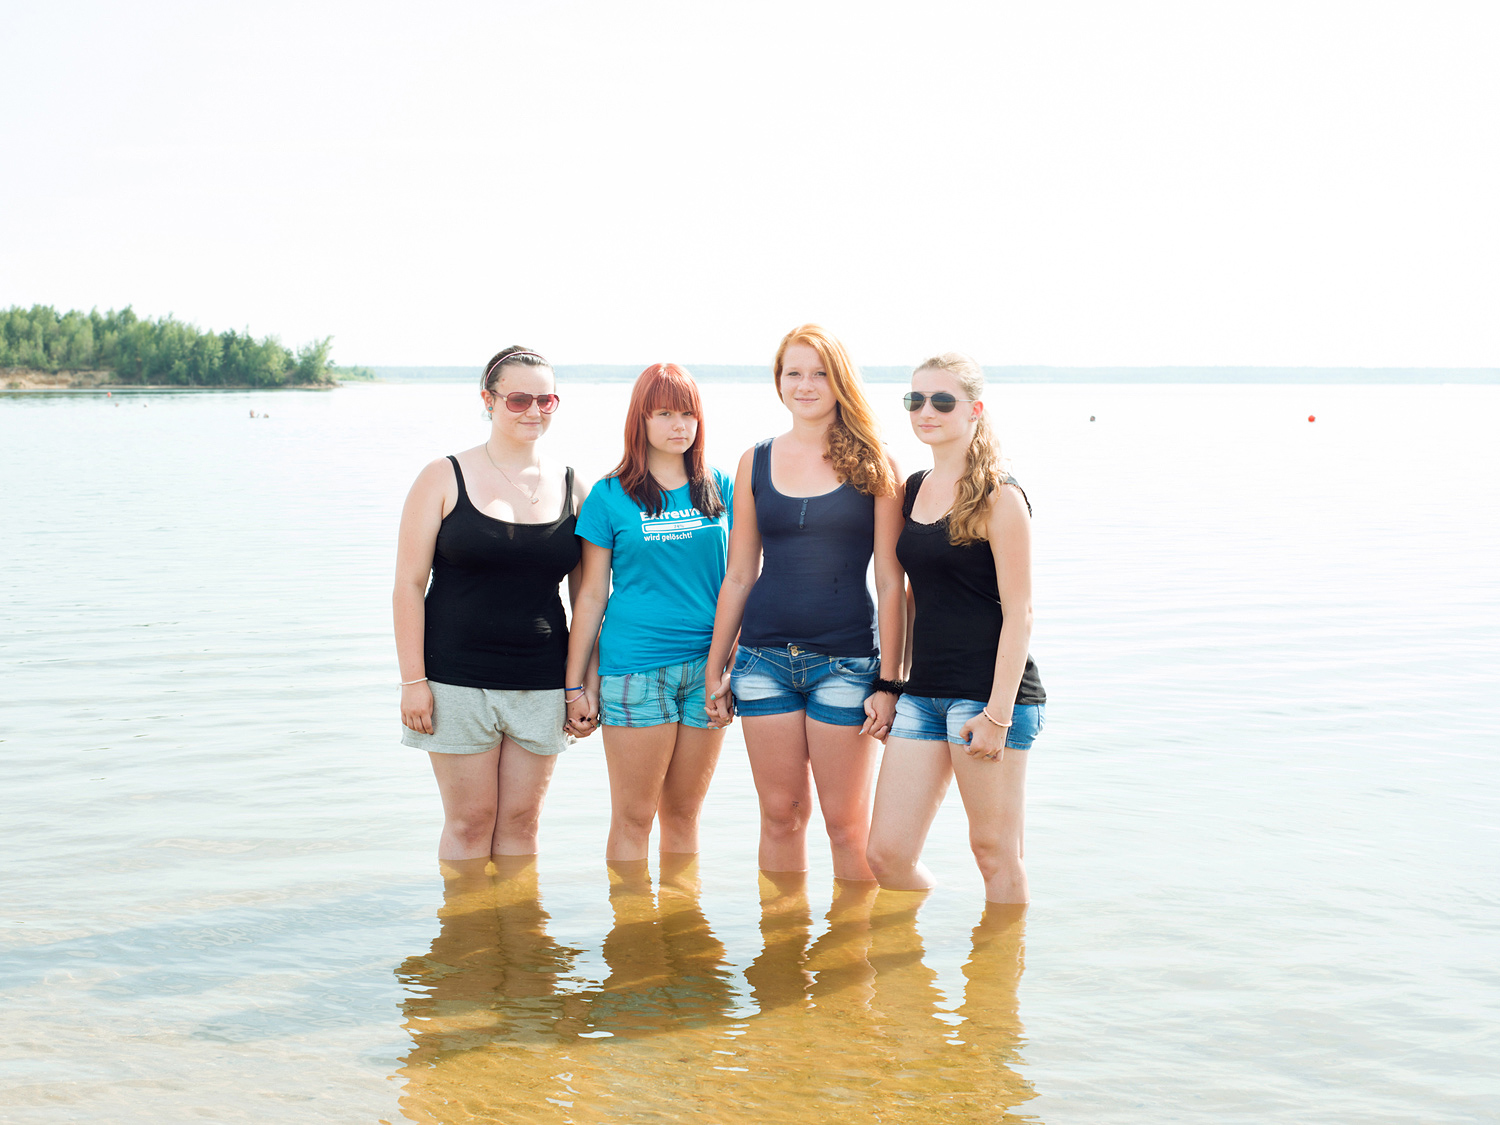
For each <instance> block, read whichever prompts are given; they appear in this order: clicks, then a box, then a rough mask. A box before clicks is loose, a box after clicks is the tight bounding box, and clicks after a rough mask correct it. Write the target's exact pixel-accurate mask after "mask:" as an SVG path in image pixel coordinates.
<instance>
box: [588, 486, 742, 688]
mask: <svg viewBox="0 0 1500 1125" xmlns="http://www.w3.org/2000/svg"><path fill="white" fill-rule="evenodd" d="M709 471H710V472H711V473H713V475H714V480H715V481H716V482H717V483H718V485H719V495H720V496H722V497H723V498H724V512H723V514H722V515H720V516H719V518H718V519H714V520H711V519H708V518H707V517H706V516H704V515H703V513H702V512H700V511H698V509H697V508H695V507H693V500H692V497H691V496H690V495H689V491H688V486H687V485H683V486H682V487H681V488H675V489H673V490H672V491H670V492H668V493H667V494H666V506H665V507H664V508H663V509H662V512H661V514H660V515H658V516H648V515H647V514H646V513H645V512H643V511H641V509H640V506H639V505H637V504H636V502H635V501H634V500H632V499H631V498H630V496H629V495H628V494H627V493H626V492H625V489H624V488H622V487H621V485H620V482H619V481H618V480H617V479H616V478H614V477H605V478H604V479H603V480H601V481H600V482H599V483H598V484H596V485H594V487H593V490H592V491H590V492H589V496H588V499H587V500H585V501H584V502H583V510H582V511H580V512H579V513H578V534H579V535H580V536H581V537H582V538H584V539H587V540H588V541H589V542H590V543H593V544H595V545H597V546H600V547H607V548H609V549H610V550H611V551H613V552H614V555H613V557H612V558H611V560H610V561H611V567H612V574H611V576H610V577H611V581H612V582H613V584H614V588H613V589H612V590H611V591H610V595H609V607H608V608H607V609H606V610H605V611H604V628H603V630H602V631H601V633H600V634H599V674H600V675H602V676H623V675H624V674H625V673H626V672H644V671H646V670H647V669H650V668H661V667H663V666H665V665H668V664H685V663H687V662H688V661H689V660H697V659H698V658H699V657H701V656H705V655H707V653H708V646H709V644H710V643H711V642H712V641H713V635H714V608H715V607H716V606H717V605H718V601H719V586H720V585H721V584H722V583H723V581H724V568H725V566H726V565H727V564H728V560H729V526H730V512H731V510H732V506H733V502H734V495H733V493H734V482H732V481H731V480H730V479H729V478H728V477H727V476H725V475H724V474H723V473H721V472H720V471H719V470H718V469H710V470H709Z"/></svg>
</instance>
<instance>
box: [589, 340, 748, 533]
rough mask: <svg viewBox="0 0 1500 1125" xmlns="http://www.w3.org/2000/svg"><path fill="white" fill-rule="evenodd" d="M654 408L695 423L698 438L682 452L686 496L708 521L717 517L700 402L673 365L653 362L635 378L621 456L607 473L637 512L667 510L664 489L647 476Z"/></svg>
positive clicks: (720, 503) (719, 509) (720, 506)
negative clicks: (688, 414) (648, 421)
mask: <svg viewBox="0 0 1500 1125" xmlns="http://www.w3.org/2000/svg"><path fill="white" fill-rule="evenodd" d="M655 410H688V411H691V412H692V415H693V417H694V418H696V419H698V435H697V436H696V437H695V438H693V444H692V445H690V446H688V448H687V450H686V451H685V452H684V453H683V455H682V467H683V469H685V470H686V471H687V478H688V495H689V496H690V497H692V500H693V507H695V508H697V509H698V510H699V511H700V512H702V513H703V514H704V515H705V516H707V517H708V518H709V519H711V520H714V519H718V518H719V517H720V516H721V515H723V514H724V497H723V496H721V495H720V494H719V485H718V483H717V482H716V481H715V480H714V475H713V473H711V472H709V471H708V465H707V464H706V463H705V461H704V459H703V435H704V431H705V430H706V429H707V426H706V425H705V423H704V419H703V400H702V398H701V397H700V396H699V394H698V384H697V383H695V382H694V381H693V377H692V376H691V375H689V374H688V373H687V370H686V369H685V368H682V367H679V366H678V365H677V364H675V363H653V364H652V365H651V366H650V367H648V368H646V370H644V371H642V372H641V373H640V375H639V376H638V377H637V378H636V381H635V389H634V390H632V391H631V392H630V406H629V407H628V408H627V409H626V411H625V453H624V456H622V457H621V458H620V463H619V464H618V465H616V466H615V467H614V468H613V469H612V470H611V471H610V474H609V475H610V476H612V477H616V478H618V480H619V482H620V487H621V488H623V489H624V490H625V492H626V495H628V496H629V497H630V498H631V499H632V500H634V501H635V502H636V504H637V505H638V506H639V507H640V509H641V511H643V512H645V513H646V514H647V515H651V516H659V515H661V513H662V509H663V508H664V507H666V490H665V489H664V488H662V486H661V485H660V484H659V483H658V482H657V480H656V478H655V477H654V476H652V475H651V468H650V465H649V462H648V454H649V452H650V449H651V443H650V442H649V441H647V440H646V419H647V418H649V417H650V416H651V413H652V411H655Z"/></svg>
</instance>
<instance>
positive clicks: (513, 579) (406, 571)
mask: <svg viewBox="0 0 1500 1125" xmlns="http://www.w3.org/2000/svg"><path fill="white" fill-rule="evenodd" d="M479 394H480V399H481V400H482V402H483V404H484V411H485V416H486V418H487V419H488V420H489V434H488V436H487V437H486V438H485V441H484V443H483V444H482V445H476V446H475V447H474V448H472V449H466V450H464V451H463V452H462V453H459V454H456V455H450V456H448V457H441V458H439V459H438V460H436V461H433V462H432V463H431V464H429V465H428V466H427V467H426V468H425V469H423V470H422V472H421V474H420V475H419V476H418V477H417V481H416V483H415V484H414V485H412V489H411V493H410V494H409V495H408V496H407V498H406V506H405V508H404V509H403V510H402V513H401V532H400V540H399V543H398V546H397V550H396V587H395V592H394V594H393V595H392V603H393V607H394V612H395V621H396V654H397V657H398V659H399V661H400V666H401V722H402V725H403V728H404V729H403V731H402V735H401V741H402V742H403V743H404V744H405V745H407V746H413V747H417V748H419V749H422V750H426V751H427V752H428V756H429V757H430V758H431V760H432V772H433V774H434V775H435V776H436V778H437V783H438V791H439V793H440V794H441V796H442V800H443V834H442V838H441V840H440V842H439V844H438V858H439V859H443V860H450V861H451V860H471V859H484V858H488V857H489V856H491V855H534V854H535V853H536V850H537V822H538V819H539V818H540V816H541V811H542V801H543V799H544V798H545V796H546V793H547V784H548V782H549V781H550V780H551V778H552V768H553V766H554V765H555V764H556V761H557V757H556V756H557V755H558V754H559V753H561V752H562V750H563V749H564V748H565V746H566V742H567V740H566V731H565V723H566V719H567V705H566V703H565V702H564V696H565V693H564V690H563V689H564V688H566V687H567V686H568V685H567V684H566V683H565V682H564V672H565V668H566V663H567V657H568V624H567V617H566V615H565V613H564V612H563V605H562V599H561V597H560V596H559V593H558V591H559V587H560V585H561V583H562V580H563V579H564V578H567V579H568V580H569V592H570V594H571V595H572V596H573V597H575V598H576V596H577V595H576V591H577V589H578V579H579V560H580V558H581V554H582V552H581V548H580V546H579V542H578V538H577V536H576V535H575V534H574V524H575V522H576V519H575V517H576V513H577V511H578V508H579V505H580V504H581V503H582V501H583V496H582V494H581V489H580V487H579V485H578V484H577V482H576V481H575V480H574V477H573V470H572V469H571V468H568V467H567V466H564V465H560V464H555V463H553V462H551V461H549V460H547V459H544V458H543V457H542V456H541V450H540V445H541V440H542V437H543V435H544V434H546V432H547V429H548V427H549V426H550V425H551V424H552V419H553V417H554V416H555V413H556V411H557V408H558V404H559V402H560V399H559V397H558V394H557V386H556V377H555V376H554V374H553V371H552V366H551V364H549V363H548V362H547V361H546V360H545V359H543V358H542V356H541V355H539V354H538V353H537V352H535V351H532V350H531V349H530V348H523V347H519V346H515V347H509V348H506V349H504V350H503V351H501V352H499V353H497V354H496V355H495V356H494V357H493V358H492V359H491V360H490V361H489V363H487V364H486V365H485V368H484V375H483V376H482V377H481V380H480V391H479ZM429 580H430V583H429ZM591 675H592V673H591ZM574 686H575V688H581V687H583V686H584V685H581V684H580V685H574ZM572 733H576V734H587V733H588V732H587V731H585V730H577V731H572Z"/></svg>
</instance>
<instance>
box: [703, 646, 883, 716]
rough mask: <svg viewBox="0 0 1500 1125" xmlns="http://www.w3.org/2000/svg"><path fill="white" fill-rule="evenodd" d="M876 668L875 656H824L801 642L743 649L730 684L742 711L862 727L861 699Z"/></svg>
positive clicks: (735, 663) (751, 713) (873, 678)
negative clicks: (792, 714) (801, 714)
mask: <svg viewBox="0 0 1500 1125" xmlns="http://www.w3.org/2000/svg"><path fill="white" fill-rule="evenodd" d="M879 671H880V657H878V656H824V655H823V654H822V653H821V652H810V651H808V650H807V649H805V648H803V647H802V646H801V645H787V646H785V647H784V648H746V647H745V646H744V645H741V646H740V648H739V651H738V652H737V653H736V654H735V657H734V672H733V673H732V675H731V676H730V680H729V685H730V688H731V689H732V690H733V691H734V700H735V708H736V709H737V710H738V711H739V713H740V714H741V715H744V716H747V717H750V718H754V717H756V716H759V715H786V714H789V713H790V712H793V711H806V712H807V716H808V718H810V719H817V720H818V722H820V723H831V724H832V725H834V726H840V727H859V726H864V722H865V699H866V697H867V696H868V695H869V694H870V685H871V684H873V683H874V682H875V677H876V675H877V674H878V673H879Z"/></svg>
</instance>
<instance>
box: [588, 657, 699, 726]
mask: <svg viewBox="0 0 1500 1125" xmlns="http://www.w3.org/2000/svg"><path fill="white" fill-rule="evenodd" d="M707 665H708V654H707V653H704V654H703V655H702V656H700V657H699V658H698V659H697V660H689V661H688V662H687V663H686V664H668V665H666V666H665V667H663V668H648V669H647V670H646V671H644V672H626V673H624V674H623V675H620V676H601V677H600V682H599V710H600V711H601V712H602V713H603V714H602V718H603V720H604V725H605V726H607V727H659V726H661V725H662V724H663V723H682V724H683V725H684V726H689V727H700V728H707V727H710V726H712V725H713V724H712V723H710V722H709V721H708V712H707V711H706V710H704V707H703V672H704V669H705V667H706V666H707Z"/></svg>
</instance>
